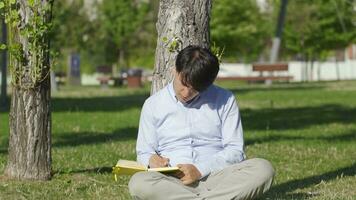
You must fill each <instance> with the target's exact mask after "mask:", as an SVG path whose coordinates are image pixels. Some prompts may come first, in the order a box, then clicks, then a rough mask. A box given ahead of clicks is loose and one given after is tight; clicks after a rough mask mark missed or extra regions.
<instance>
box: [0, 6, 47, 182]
mask: <svg viewBox="0 0 356 200" xmlns="http://www.w3.org/2000/svg"><path fill="white" fill-rule="evenodd" d="M9 2H11V1H9ZM52 4H53V0H41V1H40V0H33V1H28V0H17V1H16V2H15V3H14V4H10V5H8V10H7V12H8V13H10V11H11V10H12V13H17V14H18V17H15V18H11V15H7V16H8V18H9V21H10V23H9V26H10V30H9V38H10V41H9V43H10V44H9V48H12V52H13V53H11V54H10V67H11V69H12V85H13V89H12V91H13V92H12V98H11V107H10V138H9V156H8V163H7V166H6V169H5V174H6V175H7V176H9V177H10V178H16V179H32V180H48V179H50V178H51V112H50V88H51V87H50V76H49V72H50V62H49V36H48V33H49V22H50V20H51V12H52ZM14 11H15V12H14Z"/></svg>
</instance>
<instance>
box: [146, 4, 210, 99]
mask: <svg viewBox="0 0 356 200" xmlns="http://www.w3.org/2000/svg"><path fill="white" fill-rule="evenodd" d="M210 12H211V0H194V1H192V0H161V1H160V6H159V13H158V21H157V24H156V28H157V33H158V39H157V48H156V56H155V68H154V72H153V80H152V87H151V94H154V93H155V92H157V91H158V90H160V89H162V88H163V87H164V86H165V85H167V84H168V83H169V82H170V81H171V80H172V78H173V76H172V68H174V67H175V59H176V56H177V54H178V51H179V50H181V49H183V48H184V47H186V46H188V45H200V46H202V47H206V48H209V45H210V33H209V20H210ZM174 38H176V41H177V44H178V46H177V48H175V49H174V50H173V51H172V50H171V51H170V46H171V45H172V42H173V40H174Z"/></svg>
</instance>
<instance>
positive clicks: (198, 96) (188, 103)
mask: <svg viewBox="0 0 356 200" xmlns="http://www.w3.org/2000/svg"><path fill="white" fill-rule="evenodd" d="M168 92H169V94H170V96H171V97H172V99H173V100H174V101H175V102H176V103H181V104H183V105H184V106H189V105H190V104H192V103H193V102H195V101H196V100H198V99H200V96H201V93H199V94H198V95H197V96H195V97H194V98H193V99H191V100H189V101H188V102H180V101H179V100H178V98H177V96H176V92H175V91H174V88H173V82H170V83H169V85H168Z"/></svg>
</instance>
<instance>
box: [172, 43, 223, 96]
mask: <svg viewBox="0 0 356 200" xmlns="http://www.w3.org/2000/svg"><path fill="white" fill-rule="evenodd" d="M218 72H219V61H218V58H217V57H216V56H215V55H214V54H213V53H211V52H210V50H208V49H206V48H202V47H199V46H188V47H186V48H184V49H183V50H181V51H180V52H179V54H178V56H177V60H176V68H175V75H174V86H175V88H174V89H175V92H176V96H177V98H178V99H179V100H180V101H183V102H187V101H189V100H190V99H192V98H194V97H195V96H196V95H197V94H198V93H199V92H202V91H204V90H205V89H207V88H208V87H209V86H210V85H211V84H212V83H213V82H214V80H215V78H216V76H217V74H218Z"/></svg>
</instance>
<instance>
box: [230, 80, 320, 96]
mask: <svg viewBox="0 0 356 200" xmlns="http://www.w3.org/2000/svg"><path fill="white" fill-rule="evenodd" d="M236 87H238V86H236ZM323 88H325V86H323V85H318V84H300V83H289V84H285V83H283V84H278V83H277V84H274V85H271V86H269V85H265V84H257V85H253V86H252V85H249V86H248V87H241V88H231V87H230V88H228V89H229V90H230V91H231V92H233V93H234V94H235V95H239V94H245V93H248V92H261V91H262V92H268V91H280V92H291V91H296V90H301V91H305V90H320V89H323Z"/></svg>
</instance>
